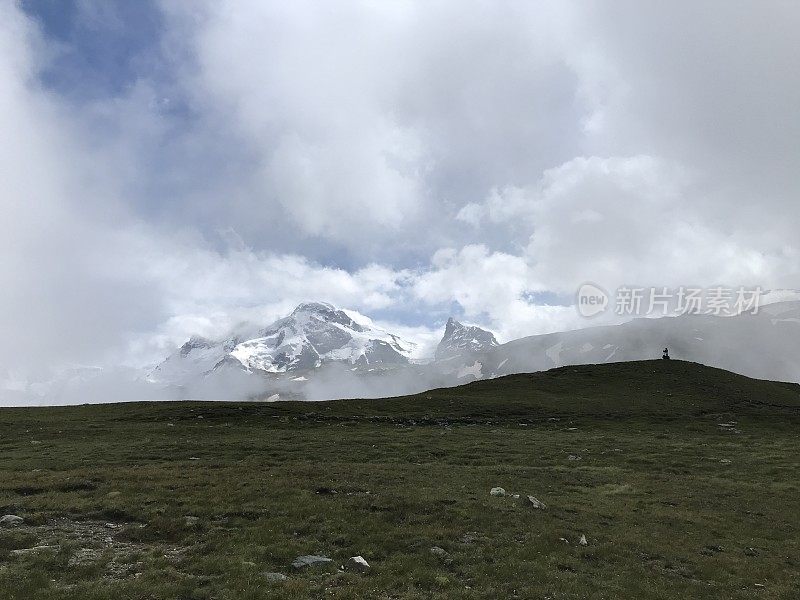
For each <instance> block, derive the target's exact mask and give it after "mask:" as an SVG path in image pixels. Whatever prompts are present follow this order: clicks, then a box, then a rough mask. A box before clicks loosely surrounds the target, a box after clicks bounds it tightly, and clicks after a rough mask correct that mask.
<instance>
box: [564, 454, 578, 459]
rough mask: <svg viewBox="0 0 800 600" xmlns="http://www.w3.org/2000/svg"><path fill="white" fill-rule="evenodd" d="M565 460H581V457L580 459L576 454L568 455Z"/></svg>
mask: <svg viewBox="0 0 800 600" xmlns="http://www.w3.org/2000/svg"><path fill="white" fill-rule="evenodd" d="M567 460H581V457H580V456H578V455H577V454H570V455H569V456H568V457H567Z"/></svg>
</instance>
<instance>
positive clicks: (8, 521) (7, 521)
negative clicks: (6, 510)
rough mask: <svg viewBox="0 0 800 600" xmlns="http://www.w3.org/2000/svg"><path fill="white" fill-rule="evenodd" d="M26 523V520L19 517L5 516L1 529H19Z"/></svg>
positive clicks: (0, 523)
mask: <svg viewBox="0 0 800 600" xmlns="http://www.w3.org/2000/svg"><path fill="white" fill-rule="evenodd" d="M24 522H25V519H23V518H22V517H18V516H17V515H5V516H3V517H0V527H19V526H20V525H22V524H23V523H24Z"/></svg>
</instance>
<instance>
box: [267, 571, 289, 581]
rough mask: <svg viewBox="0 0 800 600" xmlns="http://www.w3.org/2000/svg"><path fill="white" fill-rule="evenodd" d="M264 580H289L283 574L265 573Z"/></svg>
mask: <svg viewBox="0 0 800 600" xmlns="http://www.w3.org/2000/svg"><path fill="white" fill-rule="evenodd" d="M264 578H265V579H266V580H267V581H276V582H278V581H286V580H287V579H289V578H288V577H287V576H286V575H284V574H283V573H264Z"/></svg>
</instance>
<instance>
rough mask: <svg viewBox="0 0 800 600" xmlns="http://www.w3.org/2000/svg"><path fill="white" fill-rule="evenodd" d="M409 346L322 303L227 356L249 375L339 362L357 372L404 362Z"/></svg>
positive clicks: (302, 310)
mask: <svg viewBox="0 0 800 600" xmlns="http://www.w3.org/2000/svg"><path fill="white" fill-rule="evenodd" d="M412 350H413V344H411V343H410V342H406V341H404V340H402V339H400V338H399V337H398V336H396V335H394V334H391V333H388V332H386V331H384V330H382V329H379V328H378V327H375V326H374V325H373V324H372V322H371V321H370V320H369V319H368V318H367V317H365V316H363V315H360V314H358V313H356V312H354V311H348V310H341V309H337V308H336V307H334V306H332V305H330V304H327V303H324V302H307V303H304V304H301V305H300V306H298V307H297V308H296V309H295V310H294V312H292V314H291V315H289V316H288V317H286V318H284V319H280V320H278V321H276V322H275V323H273V324H272V325H270V326H269V327H267V328H266V329H264V330H263V331H261V332H260V335H259V337H257V338H255V339H252V340H247V341H244V342H242V343H240V344H237V345H236V347H234V348H233V350H232V351H231V352H230V356H231V357H233V358H235V359H236V360H238V361H239V362H240V363H241V364H242V365H244V367H245V368H247V369H248V370H256V371H263V372H266V373H285V372H287V371H302V370H306V369H314V368H318V367H321V366H322V365H323V364H325V363H329V362H344V363H348V364H351V365H356V366H359V367H368V366H369V367H382V366H396V365H404V364H407V363H408V357H409V355H410V354H411V351H412Z"/></svg>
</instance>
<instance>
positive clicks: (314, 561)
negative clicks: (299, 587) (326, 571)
mask: <svg viewBox="0 0 800 600" xmlns="http://www.w3.org/2000/svg"><path fill="white" fill-rule="evenodd" d="M332 562H333V560H331V559H330V558H328V557H327V556H319V555H316V554H308V555H305V556H298V557H297V558H295V559H294V561H293V562H292V568H293V569H296V570H298V571H299V570H301V569H307V568H309V567H319V566H324V565H327V564H329V563H332Z"/></svg>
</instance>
